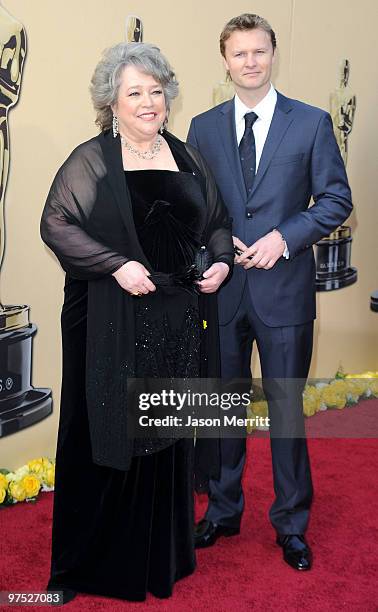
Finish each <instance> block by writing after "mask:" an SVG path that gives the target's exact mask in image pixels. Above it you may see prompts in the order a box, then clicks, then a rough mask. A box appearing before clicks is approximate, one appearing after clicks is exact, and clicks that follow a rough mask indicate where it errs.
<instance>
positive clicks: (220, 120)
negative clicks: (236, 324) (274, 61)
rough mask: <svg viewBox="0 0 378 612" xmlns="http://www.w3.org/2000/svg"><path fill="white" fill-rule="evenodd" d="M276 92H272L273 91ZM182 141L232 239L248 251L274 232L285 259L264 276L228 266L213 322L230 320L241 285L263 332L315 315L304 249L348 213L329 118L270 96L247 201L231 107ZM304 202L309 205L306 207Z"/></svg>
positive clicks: (310, 259) (197, 123) (197, 122)
mask: <svg viewBox="0 0 378 612" xmlns="http://www.w3.org/2000/svg"><path fill="white" fill-rule="evenodd" d="M277 93H278V92H277ZM188 142H190V143H191V144H192V145H193V146H195V147H196V148H197V149H198V150H199V151H200V153H202V155H203V157H204V158H205V159H206V161H207V162H208V164H209V165H210V168H211V170H212V171H213V173H214V175H215V180H216V182H217V185H218V188H219V190H220V192H221V194H222V196H223V199H224V201H225V203H226V206H227V207H228V210H229V213H230V215H231V217H232V219H233V235H234V236H237V237H238V238H240V239H241V240H242V241H243V242H244V243H245V244H247V245H248V246H249V245H251V244H253V243H254V242H255V241H256V240H258V239H259V238H261V237H262V236H264V235H265V234H267V233H268V232H270V231H271V230H272V229H273V228H277V229H278V230H279V231H280V232H281V233H282V235H283V236H284V238H285V240H286V242H287V246H288V249H289V253H290V258H289V259H288V260H286V259H284V258H283V257H281V258H280V259H279V260H278V261H277V263H276V264H275V265H274V267H273V268H272V269H270V270H264V269H258V268H252V269H250V270H248V271H247V272H246V271H245V270H244V269H243V268H242V267H241V266H234V271H233V275H232V278H230V280H229V282H228V283H227V284H226V285H225V286H224V287H223V288H222V289H221V291H220V294H219V297H218V304H219V321H220V323H221V324H226V323H228V322H229V321H231V320H232V318H233V317H234V316H235V313H236V311H237V308H238V306H239V304H240V300H241V296H242V292H243V287H244V283H245V282H246V280H247V282H248V285H249V289H250V295H251V299H252V301H253V305H254V307H255V309H256V312H257V314H258V315H259V317H260V318H261V319H262V321H263V322H264V323H265V324H266V325H269V326H271V327H278V326H284V325H298V324H302V323H305V322H307V321H311V320H312V319H314V318H315V316H316V309H315V260H314V255H313V249H312V245H313V244H314V243H315V242H317V241H318V240H320V239H321V238H323V237H324V236H327V235H328V234H330V233H331V232H332V231H333V230H334V229H335V228H336V227H338V226H339V225H340V224H341V223H343V222H344V221H345V219H346V218H347V217H348V216H349V214H350V212H351V210H352V202H351V193H350V188H349V185H348V179H347V176H346V173H345V167H344V163H343V160H342V158H341V155H340V152H339V148H338V145H337V142H336V139H335V137H334V134H333V128H332V121H331V118H330V115H329V114H328V113H327V112H325V111H323V110H321V109H319V108H315V107H313V106H309V105H307V104H304V103H303V102H299V101H297V100H292V99H290V98H286V97H285V96H283V95H282V94H280V93H278V97H277V104H276V108H275V111H274V115H273V118H272V122H271V125H270V129H269V133H268V136H267V139H266V142H265V145H264V149H263V152H262V156H261V160H260V163H259V167H258V170H257V173H256V177H255V180H254V184H253V189H252V192H251V194H250V196H249V197H247V192H246V189H245V185H244V180H243V174H242V169H241V164H240V158H239V152H238V144H237V139H236V129H235V114H234V100H230V101H227V102H224V103H223V104H220V105H219V106H217V107H215V108H212V109H210V110H209V111H207V112H205V113H202V114H201V115H198V116H197V117H195V118H194V119H193V120H192V122H191V125H190V130H189V134H188ZM311 196H313V199H314V205H313V206H311V207H309V203H310V199H311Z"/></svg>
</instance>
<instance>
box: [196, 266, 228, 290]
mask: <svg viewBox="0 0 378 612" xmlns="http://www.w3.org/2000/svg"><path fill="white" fill-rule="evenodd" d="M229 270H230V268H229V267H228V265H227V264H226V263H224V262H223V261H218V262H216V263H213V265H212V266H210V268H209V269H208V270H206V272H204V273H203V278H204V280H201V281H198V283H197V285H198V287H199V289H200V291H201V293H214V292H215V291H216V290H217V289H218V288H219V287H220V285H221V284H222V283H223V281H224V279H225V278H226V276H227V274H228V272H229Z"/></svg>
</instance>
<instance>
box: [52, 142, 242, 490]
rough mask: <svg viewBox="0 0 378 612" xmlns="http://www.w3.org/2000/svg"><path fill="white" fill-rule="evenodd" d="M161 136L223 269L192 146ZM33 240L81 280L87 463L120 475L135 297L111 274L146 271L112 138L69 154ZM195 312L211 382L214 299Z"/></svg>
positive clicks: (219, 210)
mask: <svg viewBox="0 0 378 612" xmlns="http://www.w3.org/2000/svg"><path fill="white" fill-rule="evenodd" d="M164 137H165V139H166V140H167V142H168V144H169V146H170V148H171V150H172V152H173V153H174V155H175V156H181V157H182V158H184V160H185V163H187V164H188V165H189V166H190V167H191V168H192V171H193V172H195V173H196V174H197V176H198V177H199V179H200V181H201V184H202V188H203V192H204V195H205V199H206V203H207V214H206V224H205V226H204V227H203V228H201V229H202V234H203V236H204V240H205V242H206V244H207V246H208V248H209V249H210V251H211V252H212V253H213V256H214V260H215V261H224V262H226V263H228V264H229V266H230V268H231V267H232V262H233V246H232V237H231V229H230V227H231V226H230V219H229V217H228V214H227V210H226V208H225V206H224V204H223V202H222V199H221V197H220V195H219V192H218V190H217V187H216V184H215V181H214V179H213V176H212V174H211V172H210V171H209V169H208V167H207V165H206V163H205V162H204V160H203V158H202V157H201V155H200V153H199V152H198V151H197V150H195V149H194V148H193V147H191V146H190V145H188V144H185V143H183V142H181V141H180V140H178V139H177V138H176V137H174V136H173V135H171V134H169V133H168V132H165V133H164ZM41 236H42V239H43V241H44V242H45V243H46V244H47V245H48V246H49V247H50V248H51V249H52V250H53V251H54V253H55V254H56V256H57V258H58V259H59V261H60V264H61V265H62V267H63V269H64V270H65V272H66V274H67V276H68V277H70V278H73V279H78V280H80V281H83V291H86V290H87V291H88V305H87V346H86V399H87V410H88V420H89V428H90V436H91V445H92V456H93V461H94V462H95V463H97V464H99V465H105V466H109V467H114V468H116V469H120V470H127V469H128V468H129V466H130V461H131V457H132V450H133V440H132V439H131V437H130V435H128V433H129V432H128V429H127V379H128V377H133V375H134V366H135V355H134V347H135V338H134V334H135V329H134V308H133V300H134V299H135V298H133V297H131V296H130V295H129V294H128V293H127V292H126V291H123V290H122V289H121V288H120V287H119V285H118V283H117V282H116V281H115V279H114V278H113V277H112V276H111V274H112V272H114V271H115V270H117V269H118V268H120V267H121V266H122V265H123V264H124V263H125V262H127V261H128V260H136V261H139V262H141V263H142V264H143V265H144V266H145V267H146V268H147V269H148V270H149V271H150V272H151V273H152V272H153V270H152V269H151V266H150V264H149V262H148V261H147V259H146V257H145V255H144V253H143V251H142V249H141V246H140V244H139V241H138V237H137V233H136V230H135V225H134V220H133V214H132V205H131V201H130V194H129V191H128V189H127V184H126V181H125V177H124V171H123V165H122V155H121V143H120V139H119V136H118V137H117V138H115V139H114V138H113V136H112V135H111V134H110V132H103V133H101V134H100V135H98V136H96V137H95V138H92V139H91V140H89V141H87V142H85V143H83V144H81V145H79V146H78V147H77V148H76V149H75V150H74V151H73V152H72V153H71V155H70V156H69V157H68V159H67V160H66V161H65V162H64V164H63V165H62V167H61V168H60V169H59V171H58V173H57V175H56V177H55V179H54V181H53V184H52V186H51V189H50V192H49V194H48V197H47V201H46V204H45V207H44V210H43V214H42V220H41ZM200 308H201V311H202V314H201V316H202V317H203V319H205V320H206V321H207V322H208V327H207V330H206V335H205V338H204V342H203V348H204V351H206V352H207V355H208V359H206V360H203V364H204V365H203V367H202V371H201V376H204V377H206V376H209V377H218V376H219V346H218V329H217V306H216V296H215V295H201V296H200ZM200 446H201V445H199V448H198V450H200ZM213 448H214V449H215V445H214V444H213ZM214 452H215V454H216V451H215V450H214ZM214 457H215V455H214ZM210 463H213V462H208V464H209V465H210ZM214 465H215V464H214ZM205 471H208V470H205ZM212 475H214V471H213V474H212ZM201 480H202V479H201Z"/></svg>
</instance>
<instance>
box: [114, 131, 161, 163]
mask: <svg viewBox="0 0 378 612" xmlns="http://www.w3.org/2000/svg"><path fill="white" fill-rule="evenodd" d="M121 142H122V144H123V146H124V147H125V149H127V150H128V151H130V153H132V154H133V155H135V156H136V157H138V158H139V159H145V160H151V159H153V158H154V157H156V155H157V154H158V153H159V151H160V149H161V145H162V144H163V139H162V137H161V136H160V135H158V136H157V138H156V140H155V142H154V144H153V145H152V147H151V148H150V149H148V150H147V151H138V149H135V148H134V147H133V146H132V145H131V144H130V143H129V142H128V141H127V140H126V138H125V137H124V136H121Z"/></svg>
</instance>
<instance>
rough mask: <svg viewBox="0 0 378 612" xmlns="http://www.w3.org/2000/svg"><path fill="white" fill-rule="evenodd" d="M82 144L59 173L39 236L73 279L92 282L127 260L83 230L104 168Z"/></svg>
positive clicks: (95, 156)
mask: <svg viewBox="0 0 378 612" xmlns="http://www.w3.org/2000/svg"><path fill="white" fill-rule="evenodd" d="M88 149H89V151H88V150H87V149H86V148H85V147H84V145H81V147H79V148H78V149H76V150H75V151H74V152H73V153H72V154H71V156H70V157H69V158H68V160H67V161H66V162H65V163H64V164H63V166H62V167H61V168H60V170H59V171H58V173H57V175H56V177H55V179H54V182H53V184H52V186H51V189H50V192H49V194H48V197H47V200H46V204H45V207H44V210H43V213H42V219H41V226H40V231H41V237H42V240H43V241H44V242H45V243H46V244H47V245H48V246H49V247H50V249H51V250H52V251H53V252H54V253H55V255H56V256H57V258H58V260H59V262H60V264H61V266H62V268H63V269H64V270H65V271H66V272H67V273H68V274H69V275H70V276H72V277H73V278H76V279H79V280H95V279H97V278H101V277H102V276H104V275H108V274H112V273H113V272H115V271H116V270H118V268H120V267H121V266H122V265H123V264H124V263H126V262H127V261H128V259H127V257H125V256H124V255H122V254H120V253H117V252H114V251H113V250H112V249H111V248H109V247H108V246H107V245H105V244H102V243H101V242H98V241H97V240H95V239H94V238H93V237H91V236H90V235H89V234H88V233H87V232H86V231H85V229H84V227H85V223H86V220H87V219H88V216H89V214H90V212H91V210H92V208H93V205H94V201H95V198H96V193H97V188H96V185H97V181H98V180H99V178H101V174H102V175H104V173H105V168H104V165H103V164H102V167H101V162H100V159H99V155H98V152H96V151H95V149H94V147H93V146H92V147H88Z"/></svg>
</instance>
